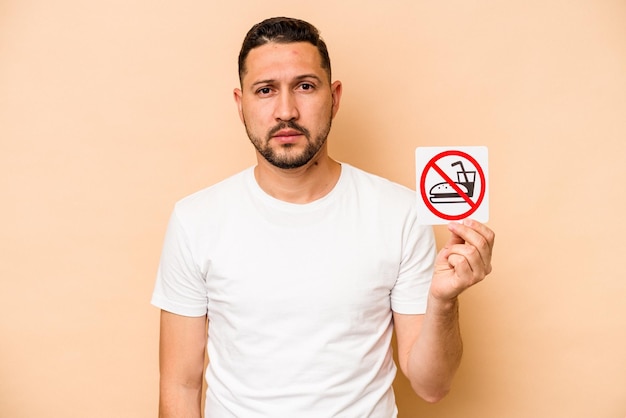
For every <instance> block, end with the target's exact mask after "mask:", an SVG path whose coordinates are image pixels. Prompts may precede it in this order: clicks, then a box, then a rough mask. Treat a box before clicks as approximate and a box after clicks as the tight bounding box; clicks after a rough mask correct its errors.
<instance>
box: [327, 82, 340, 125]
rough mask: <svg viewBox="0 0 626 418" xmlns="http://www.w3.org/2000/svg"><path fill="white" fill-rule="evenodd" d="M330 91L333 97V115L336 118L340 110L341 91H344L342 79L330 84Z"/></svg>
mask: <svg viewBox="0 0 626 418" xmlns="http://www.w3.org/2000/svg"><path fill="white" fill-rule="evenodd" d="M330 92H331V95H332V97H333V109H332V117H333V118H334V117H335V115H336V114H337V112H338V111H339V103H340V102H341V93H342V92H343V86H342V84H341V81H339V80H337V81H335V82H334V83H333V84H331V86H330Z"/></svg>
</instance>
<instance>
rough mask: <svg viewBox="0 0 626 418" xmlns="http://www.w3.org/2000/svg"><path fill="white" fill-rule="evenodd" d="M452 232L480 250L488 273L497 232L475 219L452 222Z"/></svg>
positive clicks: (450, 226) (450, 225)
mask: <svg viewBox="0 0 626 418" xmlns="http://www.w3.org/2000/svg"><path fill="white" fill-rule="evenodd" d="M448 229H449V230H450V231H451V233H453V234H455V235H456V236H458V237H460V238H462V239H463V241H464V242H465V244H467V245H469V246H472V247H474V248H476V249H477V250H478V253H479V254H480V258H481V260H482V263H483V265H484V266H485V270H486V272H487V273H489V272H490V271H491V255H492V252H493V244H494V239H495V234H494V233H493V231H492V230H491V229H489V228H488V227H487V226H485V225H483V224H481V223H480V222H477V221H473V220H464V221H463V224H459V223H451V224H449V225H448Z"/></svg>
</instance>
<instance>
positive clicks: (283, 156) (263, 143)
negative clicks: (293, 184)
mask: <svg viewBox="0 0 626 418" xmlns="http://www.w3.org/2000/svg"><path fill="white" fill-rule="evenodd" d="M331 124H332V118H329V120H328V123H327V124H326V126H324V128H323V129H322V131H321V132H320V133H319V135H317V136H316V137H315V138H312V137H311V132H310V131H309V130H308V129H306V128H305V127H304V126H300V125H298V124H297V123H296V122H294V121H284V122H281V123H279V124H278V125H276V126H274V127H273V128H272V129H270V130H269V132H268V133H267V135H266V136H265V138H264V139H261V138H259V137H258V136H255V135H254V134H253V133H252V132H251V131H250V129H248V125H247V124H246V123H245V121H244V125H245V127H246V133H247V134H248V138H250V142H252V144H253V145H254V147H255V148H256V150H257V151H258V152H259V154H261V156H263V158H264V159H265V160H266V161H267V162H269V163H270V164H272V165H273V166H274V167H277V168H281V169H285V170H289V169H294V168H299V167H302V166H304V165H306V164H308V163H309V161H311V160H312V159H313V157H315V155H317V153H318V152H319V150H320V149H321V148H322V146H323V145H324V144H325V143H326V139H327V138H328V134H329V133H330V127H331ZM282 129H294V130H297V131H298V132H301V133H302V135H304V137H305V138H306V147H305V148H304V150H302V152H299V153H298V152H296V151H294V150H293V148H295V145H294V144H282V145H280V146H279V149H278V150H276V149H274V148H272V147H271V146H270V141H271V138H272V136H273V135H274V134H276V133H277V132H278V131H280V130H282ZM279 151H282V152H279ZM291 151H293V152H291Z"/></svg>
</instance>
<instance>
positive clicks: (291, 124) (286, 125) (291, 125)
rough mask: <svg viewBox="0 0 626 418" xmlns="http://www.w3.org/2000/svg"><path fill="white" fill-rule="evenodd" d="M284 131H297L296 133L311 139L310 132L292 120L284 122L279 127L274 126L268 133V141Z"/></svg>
mask: <svg viewBox="0 0 626 418" xmlns="http://www.w3.org/2000/svg"><path fill="white" fill-rule="evenodd" d="M283 129H293V130H296V131H298V132H300V133H302V134H304V136H306V137H307V138H310V134H309V130H308V129H307V128H305V127H304V126H300V125H298V124H297V123H296V122H294V121H292V120H287V121H282V122H280V123H279V124H278V125H276V126H274V127H273V128H272V129H270V130H269V132H268V133H267V138H268V139H269V138H271V137H272V136H274V135H275V134H276V133H277V132H278V131H281V130H283Z"/></svg>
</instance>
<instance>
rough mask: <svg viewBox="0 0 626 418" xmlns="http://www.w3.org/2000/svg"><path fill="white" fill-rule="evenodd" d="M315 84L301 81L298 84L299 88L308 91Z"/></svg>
mask: <svg viewBox="0 0 626 418" xmlns="http://www.w3.org/2000/svg"><path fill="white" fill-rule="evenodd" d="M314 88H315V86H314V85H313V84H311V83H302V84H300V90H304V91H309V90H313V89H314Z"/></svg>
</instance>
